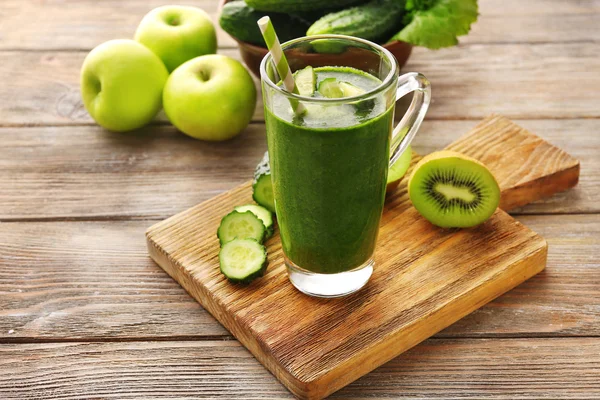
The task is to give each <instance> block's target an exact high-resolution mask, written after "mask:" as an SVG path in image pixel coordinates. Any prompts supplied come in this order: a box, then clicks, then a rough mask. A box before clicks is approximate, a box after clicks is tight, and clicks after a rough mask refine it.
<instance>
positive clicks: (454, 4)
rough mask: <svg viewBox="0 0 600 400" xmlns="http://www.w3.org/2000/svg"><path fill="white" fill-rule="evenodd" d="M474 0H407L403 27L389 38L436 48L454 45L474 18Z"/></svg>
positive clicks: (475, 16) (467, 30) (467, 29)
mask: <svg viewBox="0 0 600 400" xmlns="http://www.w3.org/2000/svg"><path fill="white" fill-rule="evenodd" d="M477 16H478V12H477V0H407V1H406V14H405V17H404V23H405V24H406V26H405V27H404V28H402V30H401V31H400V32H398V33H396V34H395V35H394V36H393V37H392V38H391V39H390V41H393V40H400V41H402V42H407V43H411V44H413V45H415V46H423V47H428V48H430V49H439V48H442V47H449V46H455V45H457V44H458V38H457V36H461V35H466V34H467V33H469V30H470V29H471V24H472V23H474V22H475V21H477Z"/></svg>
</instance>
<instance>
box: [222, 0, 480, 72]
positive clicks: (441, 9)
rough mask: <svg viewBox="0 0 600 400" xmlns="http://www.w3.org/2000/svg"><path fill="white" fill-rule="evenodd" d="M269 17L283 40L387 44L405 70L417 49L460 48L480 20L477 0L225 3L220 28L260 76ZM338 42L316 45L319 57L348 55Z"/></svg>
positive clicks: (257, 0)
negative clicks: (332, 37)
mask: <svg viewBox="0 0 600 400" xmlns="http://www.w3.org/2000/svg"><path fill="white" fill-rule="evenodd" d="M265 15H268V16H269V17H270V18H271V21H272V23H273V26H274V27H275V30H276V31H277V34H278V36H279V39H280V40H281V42H282V43H283V42H286V41H288V40H292V39H295V38H298V37H303V36H313V35H323V34H338V35H348V36H356V37H359V38H362V39H367V40H370V41H372V42H375V43H378V44H381V45H383V47H385V48H386V49H387V50H389V51H390V52H391V53H392V54H393V55H394V56H395V57H396V59H397V60H398V63H399V64H400V66H401V67H402V66H403V65H404V64H405V63H406V62H407V60H408V58H409V56H410V54H411V51H412V48H413V46H421V47H426V48H429V49H440V48H443V47H450V46H455V45H457V44H458V37H459V36H462V35H466V34H468V33H469V31H470V28H471V25H472V24H473V23H474V22H475V21H477V16H478V8H477V0H329V1H322V0H221V4H220V10H219V25H220V26H221V28H222V29H223V30H224V31H225V32H227V33H228V34H229V35H230V36H231V37H232V38H233V39H234V40H235V41H236V42H237V43H238V45H239V50H240V54H241V56H242V58H243V60H244V62H245V63H246V65H247V66H248V68H249V69H250V70H251V71H252V72H253V73H254V74H255V75H256V76H259V67H260V62H261V60H262V59H263V57H264V56H265V55H266V54H267V51H268V50H267V48H266V47H265V45H264V41H263V38H262V35H261V33H260V30H259V28H258V25H257V24H256V21H257V20H258V19H259V18H261V17H263V16H265ZM343 51H344V49H343V48H342V49H340V48H339V47H336V46H335V43H318V42H316V43H315V44H314V45H313V50H312V52H313V53H314V57H323V58H327V56H328V55H329V54H331V53H339V52H343Z"/></svg>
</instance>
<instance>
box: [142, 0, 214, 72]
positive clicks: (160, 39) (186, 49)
mask: <svg viewBox="0 0 600 400" xmlns="http://www.w3.org/2000/svg"><path fill="white" fill-rule="evenodd" d="M135 40H137V41H138V42H140V43H141V44H143V45H144V46H146V47H148V48H149V49H150V50H152V51H153V52H154V53H155V54H156V55H157V56H159V57H160V59H161V60H162V61H163V62H164V63H165V66H166V67H167V69H168V70H169V72H173V71H174V70H175V68H177V67H179V66H180V65H181V64H183V63H184V62H186V61H188V60H191V59H192V58H195V57H198V56H203V55H205V54H214V53H216V52H217V35H216V33H215V27H214V26H213V23H212V21H211V20H210V17H209V16H208V14H207V13H205V12H204V11H203V10H202V9H200V8H197V7H188V6H162V7H158V8H155V9H154V10H152V11H150V12H149V13H148V14H146V16H145V17H144V18H143V19H142V22H140V25H139V26H138V28H137V31H136V32H135Z"/></svg>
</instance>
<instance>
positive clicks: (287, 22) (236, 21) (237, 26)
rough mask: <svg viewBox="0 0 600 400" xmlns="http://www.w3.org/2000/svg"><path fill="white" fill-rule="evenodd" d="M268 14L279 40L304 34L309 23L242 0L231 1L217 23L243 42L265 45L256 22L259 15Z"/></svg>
mask: <svg viewBox="0 0 600 400" xmlns="http://www.w3.org/2000/svg"><path fill="white" fill-rule="evenodd" d="M265 15H268V16H269V17H270V18H271V22H272V23H273V27H274V28H275V31H276V32H277V35H278V36H279V40H281V42H282V43H283V42H286V41H288V40H291V39H294V38H297V37H300V36H304V35H305V34H306V29H307V28H308V27H309V24H308V23H307V22H306V21H305V20H303V19H301V18H298V17H294V16H290V15H287V14H281V13H266V12H264V11H257V10H255V9H253V8H252V7H249V6H248V5H247V4H246V3H245V2H244V1H243V0H236V1H231V2H229V3H227V4H225V6H223V10H222V11H221V16H220V17H219V25H221V28H223V30H224V31H225V32H227V33H229V34H230V35H231V36H233V37H234V38H236V39H239V40H241V41H243V42H248V43H252V44H256V45H259V46H263V47H264V46H265V42H264V39H263V37H262V34H261V33H260V29H259V28H258V25H257V24H256V21H258V20H259V19H260V18H261V17H264V16H265Z"/></svg>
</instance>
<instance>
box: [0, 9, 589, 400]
mask: <svg viewBox="0 0 600 400" xmlns="http://www.w3.org/2000/svg"><path fill="white" fill-rule="evenodd" d="M179 3H180V4H193V5H196V6H200V7H203V8H204V9H206V10H207V11H208V12H209V13H210V14H211V15H212V17H213V20H214V19H215V17H216V9H217V4H216V3H217V2H216V0H214V1H213V0H196V1H193V2H191V1H189V0H182V1H181V2H179ZM162 4H165V3H164V2H158V1H157V0H103V1H93V0H44V1H39V0H2V1H0V59H1V60H2V62H1V63H0V138H1V139H2V140H0V187H1V188H2V189H1V190H0V221H1V222H0V353H1V354H0V398H1V399H11V400H12V399H26V398H29V399H66V398H69V399H82V400H83V399H85V400H87V399H90V398H93V399H109V398H112V399H117V398H118V399H121V398H147V399H150V398H169V399H175V398H177V399H180V398H207V399H208V398H210V399H214V398H244V399H253V398H256V399H258V398H261V399H267V398H273V399H282V398H291V395H290V394H289V392H287V390H286V389H285V388H284V387H283V386H281V385H280V384H279V383H278V382H277V381H276V380H275V378H274V377H273V376H272V375H270V374H269V373H268V372H266V370H265V369H264V368H263V367H262V366H261V365H260V364H259V363H258V362H257V361H256V360H254V358H253V357H252V356H251V355H250V354H249V353H248V352H247V351H246V350H245V349H243V348H242V347H240V345H239V344H237V343H236V342H235V341H233V340H230V339H232V337H231V336H230V335H229V334H228V333H227V331H226V330H224V329H223V328H222V327H221V325H220V324H219V323H218V322H216V321H215V320H214V319H213V318H212V317H211V316H210V315H209V314H208V313H207V312H205V311H204V310H203V309H202V308H201V307H200V306H199V305H198V304H197V303H196V302H195V301H194V300H192V299H191V298H190V297H189V296H188V295H187V294H186V293H185V292H184V290H183V289H182V288H181V287H179V286H178V285H177V284H175V283H174V282H173V281H172V279H171V278H170V277H168V276H167V275H165V274H164V273H163V272H162V271H161V270H160V269H159V267H157V266H156V265H155V264H154V263H153V262H152V261H151V260H150V258H149V257H148V256H147V255H146V250H145V247H144V243H143V233H144V230H145V228H146V227H147V226H149V225H151V224H152V223H153V220H154V221H156V220H160V219H163V218H165V217H167V216H169V215H172V214H174V213H177V212H179V211H181V210H184V209H186V208H188V207H191V206H192V205H194V204H197V203H198V202H201V201H203V200H206V199H208V198H210V197H212V196H214V195H216V194H219V193H221V192H223V191H226V190H228V189H230V188H232V187H234V186H236V185H238V184H240V183H242V182H244V181H245V180H246V179H247V178H248V176H249V174H250V173H251V172H252V169H253V166H254V164H255V163H256V161H257V160H258V158H259V157H260V154H261V153H262V152H263V151H264V149H265V148H266V143H265V139H264V126H263V125H262V110H261V108H260V105H259V107H258V109H257V112H256V114H255V118H254V119H255V122H254V123H253V124H252V125H251V126H250V127H249V128H248V129H247V130H246V132H245V133H244V134H243V135H242V136H241V137H240V138H239V139H236V140H235V141H233V142H229V143H223V144H220V145H215V144H208V143H202V142H199V141H193V140H190V139H188V138H186V137H184V136H183V135H181V134H179V133H177V132H176V131H175V130H174V129H173V128H171V127H170V126H168V125H167V121H166V120H165V118H164V116H159V117H158V118H157V121H156V122H155V123H154V124H153V125H151V126H149V127H147V128H144V129H142V130H141V131H140V132H137V133H134V134H128V135H119V134H111V133H108V132H105V131H103V130H102V129H100V128H98V127H96V126H94V125H93V121H92V120H91V119H90V118H89V116H88V115H87V113H86V112H85V110H84V109H83V107H82V105H81V101H80V98H79V87H78V79H79V78H78V74H79V67H80V65H81V62H82V61H83V58H84V57H85V54H86V53H87V51H89V50H90V49H91V48H92V47H94V46H96V45H98V44H99V43H101V42H103V41H105V40H109V39H116V38H127V37H131V36H132V35H133V32H134V30H135V28H136V25H137V23H138V21H139V20H140V19H141V18H142V16H143V14H144V13H146V12H147V11H148V10H150V9H151V8H152V7H154V6H157V5H162ZM479 7H480V8H479V11H480V16H479V22H478V23H477V24H475V25H474V27H473V30H472V32H471V34H470V35H469V36H466V37H462V38H461V45H460V46H459V47H457V48H452V49H447V50H442V51H428V50H424V49H417V50H416V51H415V52H414V54H413V55H412V58H411V60H410V62H409V65H408V66H407V70H408V68H410V69H413V70H419V71H421V72H424V73H426V75H427V76H428V77H430V79H431V80H432V82H433V85H434V103H433V105H432V108H431V113H430V114H429V115H428V117H427V119H426V121H425V124H424V125H423V127H422V129H421V131H420V133H419V135H418V136H417V139H416V142H415V146H414V148H415V150H417V152H419V153H421V154H425V153H429V152H431V151H434V150H437V149H440V148H443V147H445V146H447V145H448V144H450V143H451V142H453V141H454V140H456V139H457V138H458V137H459V136H461V135H462V134H463V133H464V132H467V131H468V130H470V129H471V128H472V127H473V126H474V125H475V123H476V121H477V120H479V119H481V118H482V117H483V116H485V115H487V114H489V113H493V112H497V113H502V114H505V115H508V116H509V117H511V118H513V119H515V118H516V117H518V119H519V120H518V121H517V122H518V124H519V125H521V126H523V127H524V128H526V129H529V130H530V131H532V132H535V133H537V134H539V135H540V136H541V137H542V138H544V139H545V140H548V141H549V142H550V143H552V144H554V145H556V146H558V147H560V148H562V149H564V150H566V151H567V152H568V153H569V154H571V155H573V156H574V157H575V158H577V159H579V160H580V161H581V178H580V182H579V184H578V186H577V187H576V188H574V189H571V190H569V191H566V192H563V193H560V194H556V195H554V196H552V197H551V198H549V199H545V200H541V201H538V202H536V203H534V204H529V205H527V206H525V207H523V208H518V209H515V210H513V211H512V212H511V213H512V214H513V215H517V219H518V220H519V221H520V222H522V223H523V224H525V225H527V226H528V227H530V228H532V229H533V230H534V231H536V232H538V233H539V234H541V235H542V236H544V237H545V238H546V239H547V241H548V244H549V254H548V266H547V268H546V270H544V271H543V272H542V273H540V274H538V275H536V276H535V277H533V278H532V279H530V280H528V281H527V282H525V283H524V284H522V285H520V286H519V287H518V288H516V289H514V290H512V291H510V292H508V293H506V294H505V295H503V296H501V297H499V298H498V299H496V300H495V301H493V302H491V303H489V304H488V305H486V306H484V307H482V308H480V309H479V310H477V311H476V312H474V313H472V314H470V315H469V316H467V317H466V318H463V319H462V320H460V321H458V322H457V323H455V324H454V325H452V326H450V327H449V328H447V329H445V330H444V331H442V332H440V333H439V334H438V335H437V337H438V339H433V340H429V341H427V342H425V343H423V344H421V345H419V346H417V347H416V348H414V349H413V350H411V351H409V352H408V353H405V354H404V355H403V356H401V357H398V358H396V359H394V360H392V361H391V362H390V363H388V364H386V365H384V366H382V367H380V368H378V369H376V370H375V371H373V372H372V373H370V374H368V375H366V376H365V377H363V378H361V379H359V380H358V381H356V382H354V383H353V384H351V385H349V386H348V387H346V388H345V389H343V390H342V391H339V392H336V393H335V394H334V395H333V396H332V397H333V398H353V399H372V398H394V399H395V398H419V399H452V398H456V399H466V398H487V399H514V398H522V399H540V398H552V399H567V398H569V399H597V398H600V394H599V393H598V382H600V372H599V371H598V365H599V364H600V363H599V360H598V357H597V356H598V354H599V353H600V350H599V349H598V343H599V342H598V337H600V331H599V327H600V300H599V299H600V297H599V296H597V294H598V293H600V280H599V277H600V261H599V260H600V220H599V214H598V213H599V212H600V206H599V204H600V157H598V155H599V154H600V135H599V134H598V131H599V128H600V125H599V122H598V121H599V118H600V115H599V111H598V110H600V97H599V95H598V93H600V89H599V88H600V85H599V81H598V74H597V73H596V72H597V71H598V70H599V64H598V60H599V59H598V57H597V54H598V53H599V52H600V49H599V48H598V42H599V39H600V37H599V36H600V30H599V29H597V25H598V23H597V20H598V17H599V15H600V2H599V1H598V0H577V1H570V0H531V1H522V0H506V1H494V0H480V1H479ZM218 36H219V44H220V50H219V52H221V53H222V54H226V55H230V56H234V57H236V58H238V57H239V56H238V53H237V50H236V49H235V48H234V43H233V41H232V40H231V39H230V38H229V37H228V36H227V35H225V34H224V33H223V32H219V33H218ZM573 82H575V83H573ZM2 127H4V128H2ZM151 177H153V178H151ZM523 214H528V215H523ZM531 214H533V215H531ZM549 214H553V215H549ZM132 220H133V221H132ZM8 221H10V222H8ZM479 337H481V338H489V339H485V340H480V339H472V338H479ZM501 337H506V338H510V339H499V338H501ZM439 338H446V339H444V340H442V339H439ZM450 338H452V339H450ZM190 340H192V341H190ZM120 341H126V343H112V342H120ZM157 341H160V342H157ZM31 342H44V343H38V344H31ZM57 342H68V343H57ZM71 342H73V343H71ZM90 342H96V343H90ZM104 342H108V343H104Z"/></svg>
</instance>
